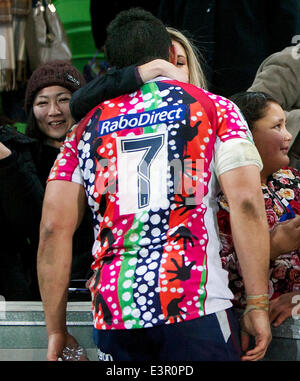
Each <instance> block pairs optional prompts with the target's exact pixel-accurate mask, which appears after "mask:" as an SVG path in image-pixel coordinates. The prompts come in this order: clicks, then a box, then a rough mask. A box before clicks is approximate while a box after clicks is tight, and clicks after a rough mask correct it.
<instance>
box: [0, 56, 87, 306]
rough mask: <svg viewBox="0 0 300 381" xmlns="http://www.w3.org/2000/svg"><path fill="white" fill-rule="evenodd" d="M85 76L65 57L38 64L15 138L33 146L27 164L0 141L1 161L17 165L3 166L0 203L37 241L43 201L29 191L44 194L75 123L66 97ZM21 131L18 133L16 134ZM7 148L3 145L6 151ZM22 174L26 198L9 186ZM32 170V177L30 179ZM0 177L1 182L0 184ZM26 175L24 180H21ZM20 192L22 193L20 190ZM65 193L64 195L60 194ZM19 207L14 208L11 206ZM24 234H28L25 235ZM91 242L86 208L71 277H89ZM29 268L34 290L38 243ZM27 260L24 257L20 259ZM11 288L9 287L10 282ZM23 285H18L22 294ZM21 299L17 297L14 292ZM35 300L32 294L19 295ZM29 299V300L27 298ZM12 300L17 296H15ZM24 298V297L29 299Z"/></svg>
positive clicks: (69, 96)
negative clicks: (23, 127) (23, 121)
mask: <svg viewBox="0 0 300 381" xmlns="http://www.w3.org/2000/svg"><path fill="white" fill-rule="evenodd" d="M84 83H85V80H84V78H83V76H82V75H81V73H80V72H79V71H78V70H77V69H76V68H75V67H74V66H72V65H70V64H69V63H68V62H64V61H52V62H49V63H47V64H44V65H42V66H40V67H38V68H37V69H36V70H35V71H34V72H33V73H32V75H31V77H30V79H29V81H28V84H27V88H26V93H25V111H26V113H27V115H28V122H27V127H26V135H27V136H24V135H22V136H20V137H19V139H21V138H22V139H23V140H26V139H27V141H28V142H32V144H34V145H35V146H34V149H32V150H31V152H30V153H31V156H30V158H28V161H29V164H28V167H29V166H30V168H32V171H29V169H28V168H27V167H26V168H24V164H25V163H23V161H22V160H19V161H18V158H19V157H20V152H19V151H20V149H19V148H18V147H11V149H9V150H7V148H9V146H8V145H6V144H5V142H4V143H3V147H2V151H3V154H6V157H5V158H3V160H0V166H1V162H2V164H3V165H4V164H5V163H8V162H9V163H10V164H11V165H15V168H14V170H7V171H6V175H5V181H4V177H3V176H2V175H1V172H0V177H1V178H2V180H3V187H2V189H1V191H2V192H4V191H5V192H6V195H5V196H4V197H3V202H4V204H5V203H6V205H7V208H8V213H9V211H10V213H12V211H13V210H14V212H15V215H16V218H15V219H19V220H22V221H23V222H24V223H25V224H27V226H26V228H28V229H29V228H30V229H31V228H32V229H31V230H30V231H31V232H32V230H34V233H33V238H32V241H33V242H36V241H38V236H39V222H40V217H41V208H42V205H41V203H40V204H39V205H37V204H36V203H34V202H33V200H34V199H31V197H29V196H30V194H31V193H33V194H36V193H38V195H39V200H42V199H43V196H44V189H45V186H46V181H47V178H48V175H49V172H50V169H51V168H52V166H53V164H54V161H55V159H56V157H57V155H58V154H59V151H60V146H61V144H62V142H63V140H64V138H65V136H66V133H67V131H68V130H69V129H70V128H71V127H72V125H73V124H74V120H73V118H72V116H71V113H70V108H69V101H70V99H71V96H72V94H73V92H74V91H76V90H78V89H79V88H80V87H81V86H82V85H83V84H84ZM19 135H20V134H19ZM0 148H1V147H0ZM5 149H6V150H5ZM20 173H21V174H24V179H25V180H26V181H28V182H29V183H30V184H31V188H30V189H29V188H28V187H27V188H28V192H29V194H28V200H27V203H25V202H24V197H20V195H19V194H17V192H16V188H14V187H13V186H12V184H13V181H14V177H16V178H18V177H19V176H20ZM32 173H34V181H33V180H32V179H31V177H32V176H33V174H32ZM2 180H1V184H2ZM25 180H24V181H25ZM18 190H19V192H20V193H21V194H22V192H24V191H25V189H23V185H20V186H19V188H18ZM9 195H10V198H11V199H12V198H13V201H11V204H12V205H8V197H9ZM22 196H23V194H22ZM61 197H64V195H61ZM16 204H18V205H20V207H19V208H18V209H17V210H16V208H15V205H16ZM25 238H27V237H25ZM92 244H93V227H92V219H91V214H90V212H89V211H88V210H87V212H86V214H85V217H84V219H83V221H82V224H81V225H80V226H79V228H78V229H77V231H76V234H75V236H74V239H73V267H72V273H71V279H83V280H85V279H88V277H89V275H90V271H91V270H90V265H91V263H92V255H91V250H92ZM30 253H31V257H32V258H33V260H32V262H33V263H32V271H31V279H32V281H34V286H35V289H37V290H38V285H37V277H36V254H37V245H36V244H35V245H34V246H33V247H31V251H30ZM23 260H24V261H25V262H26V258H24V259H23ZM9 287H11V286H10V285H9ZM21 292H22V290H20V293H21ZM18 298H20V296H18ZM26 298H30V299H35V297H34V296H33V295H31V296H30V295H28V294H27V293H26V296H25V295H24V297H22V300H26ZM30 299H29V300H30ZM15 300H16V299H15ZM27 300H28V299H27Z"/></svg>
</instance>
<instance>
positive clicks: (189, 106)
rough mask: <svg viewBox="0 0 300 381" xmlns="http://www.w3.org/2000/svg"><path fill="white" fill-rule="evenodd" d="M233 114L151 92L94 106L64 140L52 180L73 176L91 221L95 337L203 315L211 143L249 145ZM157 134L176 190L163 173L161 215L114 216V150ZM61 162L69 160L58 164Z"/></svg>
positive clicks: (175, 90)
mask: <svg viewBox="0 0 300 381" xmlns="http://www.w3.org/2000/svg"><path fill="white" fill-rule="evenodd" d="M199 93H200V95H201V97H202V98H203V97H205V99H207V102H208V103H209V104H210V106H209V107H210V108H211V109H212V112H213V113H215V115H216V124H215V125H214V124H212V123H211V122H210V120H209V117H208V114H207V109H206V108H204V107H203V106H202V105H201V102H198V101H197V97H199V96H200V95H199ZM181 106H182V107H181ZM180 107H181V108H182V110H184V115H183V117H180V118H176V120H174V121H172V120H168V121H162V122H160V123H150V124H149V125H145V126H143V127H141V126H137V127H134V128H123V127H122V126H123V125H121V124H122V123H123V124H124V125H125V124H126V123H128V124H129V123H132V125H133V123H134V119H130V118H129V117H133V118H134V116H137V117H138V116H140V115H141V114H142V113H144V114H143V115H144V116H145V118H146V117H147V118H148V117H149V118H152V117H153V118H154V116H155V115H154V114H155V113H156V112H158V111H159V110H166V112H168V110H173V109H174V110H178V109H180ZM236 111H237V110H236V106H234V105H233V104H232V103H231V102H230V101H229V100H227V99H226V98H223V97H219V96H216V95H214V94H210V93H208V92H206V93H205V94H203V91H202V90H200V89H197V88H195V87H194V86H191V85H183V86H182V85H181V84H180V86H179V83H178V82H176V81H163V82H149V83H147V84H145V85H143V86H142V88H141V89H140V90H139V91H136V92H134V93H132V94H126V95H122V96H120V97H117V98H115V99H112V100H109V101H105V102H103V103H102V104H100V105H99V106H98V107H97V108H95V109H94V110H92V111H91V112H90V113H89V114H88V115H87V116H86V117H85V118H84V120H82V121H81V122H80V123H79V124H78V126H76V127H75V128H74V129H73V130H72V132H71V133H70V135H69V136H68V138H67V140H66V144H65V146H64V148H63V150H62V155H61V156H60V158H59V159H58V160H57V162H56V164H55V168H56V169H57V170H55V171H54V170H53V172H52V174H51V178H53V179H59V178H60V173H59V169H60V168H61V166H60V165H59V164H60V161H61V160H66V162H67V163H68V165H67V167H68V168H70V172H72V171H73V173H69V174H67V176H66V178H67V179H68V180H69V181H75V178H77V177H76V174H78V171H79V172H80V173H81V176H82V181H83V184H84V187H85V191H86V194H87V200H88V204H89V206H90V208H91V209H92V211H93V221H94V231H95V243H94V246H93V256H94V262H93V265H92V268H93V269H94V277H93V279H92V280H91V281H90V284H89V287H90V290H91V294H92V306H93V315H94V325H95V327H96V328H98V329H112V328H113V329H131V328H142V327H153V326H155V325H157V324H164V323H166V324H169V323H176V322H181V321H183V320H189V319H194V318H197V317H200V316H203V315H205V313H206V311H205V301H206V298H207V290H206V282H207V272H208V269H207V243H208V239H209V237H208V231H207V227H206V225H205V219H204V217H205V214H206V211H207V205H208V204H207V203H204V202H203V199H204V197H205V196H206V195H207V194H208V190H209V183H210V180H211V176H212V173H211V163H212V159H213V152H214V145H215V141H216V137H218V138H219V139H220V141H221V142H226V141H227V140H229V139H234V138H242V139H249V133H248V129H247V125H246V124H245V122H244V121H243V120H242V118H241V117H240V115H239V114H238V113H237V112H236ZM171 113H172V116H174V115H177V113H175V111H171ZM162 115H166V114H162ZM168 115H169V114H168ZM170 115H171V114H170ZM178 115H179V114H178ZM180 115H181V114H180ZM121 118H122V119H121ZM126 118H127V119H126ZM125 119H126V123H125ZM162 119H163V117H162ZM109 121H112V122H109ZM121 121H122V123H121ZM104 123H105V124H104ZM108 126H110V127H108ZM120 126H121V127H120ZM119 127H120V128H119ZM109 128H111V130H109ZM108 130H109V133H107V131H108ZM160 133H161V134H164V136H166V137H167V141H166V144H167V156H168V162H169V163H172V162H173V161H174V160H178V161H179V162H180V163H181V164H182V165H181V166H180V170H179V181H178V179H175V175H174V169H173V168H172V166H171V165H169V166H168V172H167V179H168V182H167V185H168V190H169V192H168V195H167V198H166V199H165V200H164V202H163V203H162V204H161V205H160V207H151V208H149V209H146V210H141V211H140V212H138V213H136V212H135V213H129V214H122V215H121V214H120V207H119V206H120V201H121V197H120V192H121V185H120V181H119V179H120V176H119V172H118V171H119V170H120V169H119V166H120V165H121V163H120V162H118V146H117V142H118V141H119V142H120V141H124V139H125V138H126V139H127V140H128V138H129V140H139V138H142V139H144V138H146V137H152V136H157V134H158V135H159V134H160ZM74 134H75V137H74ZM67 155H71V157H70V156H68V159H66V157H67ZM199 159H200V160H201V166H200V167H198V166H197V163H198V162H197V160H199ZM183 164H185V165H183ZM78 182H79V179H78ZM183 184H188V186H182V185H183ZM181 188H182V189H181ZM179 189H181V190H180V191H179ZM208 203H209V201H208ZM224 287H225V285H224Z"/></svg>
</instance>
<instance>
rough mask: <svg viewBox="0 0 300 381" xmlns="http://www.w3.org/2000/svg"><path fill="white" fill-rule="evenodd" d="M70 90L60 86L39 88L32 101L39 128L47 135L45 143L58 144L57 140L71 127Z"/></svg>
mask: <svg viewBox="0 0 300 381" xmlns="http://www.w3.org/2000/svg"><path fill="white" fill-rule="evenodd" d="M70 99H71V92H70V91H69V90H67V89H65V88H64V87H61V86H49V87H45V88H44V89H42V90H40V91H39V92H38V93H37V95H36V97H35V99H34V102H33V113H34V116H35V118H36V121H37V125H38V127H39V129H40V130H41V131H42V132H43V133H44V134H45V135H46V136H47V143H48V144H50V145H53V146H58V145H59V143H58V141H59V140H60V139H62V138H64V136H65V135H66V133H67V131H68V130H69V129H70V128H71V127H72V124H73V119H72V116H71V112H70V108H69V101H70Z"/></svg>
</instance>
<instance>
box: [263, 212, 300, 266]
mask: <svg viewBox="0 0 300 381" xmlns="http://www.w3.org/2000/svg"><path fill="white" fill-rule="evenodd" d="M270 238H271V239H270V256H271V259H276V258H277V257H278V256H279V255H281V254H285V253H289V252H290V251H294V250H297V249H299V248H300V216H298V215H296V217H295V218H293V219H291V220H287V221H284V222H281V223H279V224H278V225H276V226H275V228H274V229H273V230H272V231H271V232H270Z"/></svg>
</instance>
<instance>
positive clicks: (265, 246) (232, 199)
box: [219, 165, 271, 360]
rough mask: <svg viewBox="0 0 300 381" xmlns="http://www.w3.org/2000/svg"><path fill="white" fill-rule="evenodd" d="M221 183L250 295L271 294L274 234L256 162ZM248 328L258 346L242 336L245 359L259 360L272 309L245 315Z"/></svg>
mask: <svg viewBox="0 0 300 381" xmlns="http://www.w3.org/2000/svg"><path fill="white" fill-rule="evenodd" d="M219 182H220V185H221V188H222V191H223V192H224V194H225V196H226V199H227V201H228V203H229V208H230V224H231V230H232V236H233V242H234V246H235V250H236V253H237V256H238V259H239V263H240V266H241V270H242V275H243V280H244V284H245V289H246V294H247V295H248V296H250V295H251V296H253V295H254V296H256V295H266V294H268V269H269V261H270V254H269V253H270V235H269V229H268V224H267V219H266V213H265V203H264V199H263V194H262V191H261V182H260V172H259V168H258V167H257V166H256V165H247V166H241V167H237V168H234V169H231V170H229V171H226V172H224V173H222V174H221V175H220V176H219ZM243 320H244V322H243V323H244V329H245V331H247V332H248V334H251V335H253V336H254V337H255V343H256V346H255V348H254V349H253V350H249V351H247V348H248V344H249V338H248V337H247V336H242V349H243V350H245V351H246V354H245V356H244V357H243V358H242V359H244V360H259V359H261V358H262V357H263V356H264V355H265V352H266V349H267V347H268V344H269V342H270V340H271V331H270V324H269V320H268V312H267V311H264V310H257V309H254V310H251V311H250V312H248V313H247V314H246V315H245V316H244V319H243Z"/></svg>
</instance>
